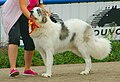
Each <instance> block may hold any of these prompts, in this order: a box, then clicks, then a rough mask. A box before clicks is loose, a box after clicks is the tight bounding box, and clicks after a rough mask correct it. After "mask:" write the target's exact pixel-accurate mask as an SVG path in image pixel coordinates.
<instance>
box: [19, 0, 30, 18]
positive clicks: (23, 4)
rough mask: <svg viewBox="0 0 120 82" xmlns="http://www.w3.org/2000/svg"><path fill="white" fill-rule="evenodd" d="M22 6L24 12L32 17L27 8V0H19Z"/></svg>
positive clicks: (28, 16)
mask: <svg viewBox="0 0 120 82" xmlns="http://www.w3.org/2000/svg"><path fill="white" fill-rule="evenodd" d="M19 4H20V8H21V11H22V12H23V14H24V15H25V16H26V17H27V18H28V19H31V18H30V12H29V11H28V9H27V0H19Z"/></svg>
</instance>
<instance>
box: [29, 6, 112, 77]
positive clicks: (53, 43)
mask: <svg viewBox="0 0 120 82" xmlns="http://www.w3.org/2000/svg"><path fill="white" fill-rule="evenodd" d="M31 16H33V17H34V18H35V23H36V24H37V25H38V26H39V25H40V28H35V29H34V31H33V32H32V34H31V37H32V38H33V40H34V43H35V46H36V50H38V51H39V52H40V53H41V56H42V58H43V61H44V64H45V66H46V72H45V73H44V74H42V76H44V77H51V75H52V71H51V70H52V65H53V54H55V53H58V52H63V51H66V50H70V51H72V52H73V53H75V54H76V55H78V56H82V57H83V58H84V60H85V64H86V65H85V70H84V71H82V72H81V73H80V74H83V75H84V74H85V75H87V74H89V72H90V70H91V67H92V65H91V57H90V56H92V57H93V58H96V59H103V58H105V57H106V56H107V55H108V54H109V53H110V51H111V45H110V41H109V40H107V39H104V38H97V37H96V36H95V35H94V33H93V29H92V28H91V26H90V25H89V24H87V23H86V22H84V21H81V20H79V19H71V20H68V21H65V22H64V23H62V24H60V23H54V22H52V21H51V19H50V18H49V16H48V15H47V14H46V12H44V10H42V9H41V8H39V7H35V8H34V9H33V10H32V11H31Z"/></svg>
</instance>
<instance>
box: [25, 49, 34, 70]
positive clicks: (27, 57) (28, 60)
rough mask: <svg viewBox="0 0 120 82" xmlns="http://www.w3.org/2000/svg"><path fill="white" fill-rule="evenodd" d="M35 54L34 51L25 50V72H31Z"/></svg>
mask: <svg viewBox="0 0 120 82" xmlns="http://www.w3.org/2000/svg"><path fill="white" fill-rule="evenodd" d="M33 54H34V51H26V50H25V52H24V59H25V70H30V66H31V63H32V57H33Z"/></svg>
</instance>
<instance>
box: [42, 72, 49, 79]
mask: <svg viewBox="0 0 120 82" xmlns="http://www.w3.org/2000/svg"><path fill="white" fill-rule="evenodd" d="M42 76H43V77H47V78H48V77H51V74H47V73H43V74H42Z"/></svg>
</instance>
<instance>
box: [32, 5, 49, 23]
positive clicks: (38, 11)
mask: <svg viewBox="0 0 120 82" xmlns="http://www.w3.org/2000/svg"><path fill="white" fill-rule="evenodd" d="M30 16H31V17H33V18H34V21H35V22H40V23H46V22H47V13H46V11H45V10H43V9H42V8H40V7H34V8H33V9H32V10H31V11H30Z"/></svg>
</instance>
